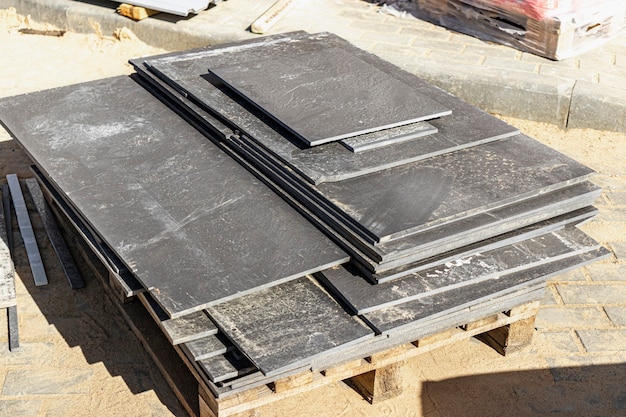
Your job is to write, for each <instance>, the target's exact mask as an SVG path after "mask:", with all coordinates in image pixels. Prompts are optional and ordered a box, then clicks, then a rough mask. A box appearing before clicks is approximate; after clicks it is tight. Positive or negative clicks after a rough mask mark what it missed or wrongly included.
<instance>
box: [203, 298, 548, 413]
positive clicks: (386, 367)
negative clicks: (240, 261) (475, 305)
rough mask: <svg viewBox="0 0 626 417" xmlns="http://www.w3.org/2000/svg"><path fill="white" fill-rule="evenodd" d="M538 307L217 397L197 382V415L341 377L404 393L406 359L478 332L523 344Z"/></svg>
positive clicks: (266, 400) (381, 393)
mask: <svg viewBox="0 0 626 417" xmlns="http://www.w3.org/2000/svg"><path fill="white" fill-rule="evenodd" d="M538 308H539V301H535V302H532V303H528V304H524V305H522V306H519V307H516V308H514V309H512V310H510V311H507V312H502V313H498V314H495V315H492V316H489V317H486V318H483V319H481V320H478V321H474V322H472V323H468V324H466V325H464V326H460V327H455V328H452V329H449V330H446V331H444V332H440V333H436V334H433V335H431V336H428V337H425V338H422V339H420V340H417V341H414V342H412V343H407V344H404V345H401V346H399V347H397V348H394V349H390V350H387V351H384V352H381V353H377V354H375V355H371V356H368V357H366V358H362V359H359V360H355V361H352V362H349V363H346V364H343V365H339V366H336V367H333V368H329V369H326V370H323V371H320V372H314V371H310V370H307V371H304V372H300V373H298V374H295V375H291V376H288V377H285V378H283V379H278V380H276V381H274V382H273V383H271V384H267V385H263V386H261V387H256V388H252V389H250V390H248V391H244V392H240V393H237V394H236V395H233V396H227V397H224V398H221V397H220V398H216V397H215V396H214V395H213V394H212V393H211V391H210V390H209V389H207V388H206V387H204V386H203V385H202V384H200V386H199V390H200V392H199V397H200V398H199V402H200V415H201V417H225V416H244V415H247V414H246V413H250V412H251V411H252V410H254V409H255V408H257V407H260V406H263V405H266V404H270V403H273V402H275V401H281V400H283V399H285V398H287V397H290V396H292V395H297V394H301V393H303V392H308V391H312V390H314V389H316V388H319V387H321V386H324V385H327V384H331V383H336V382H338V381H343V380H347V381H346V382H347V383H348V385H350V386H351V387H352V388H354V389H355V390H357V391H358V392H359V393H360V394H361V395H362V396H363V397H364V398H365V399H367V400H368V401H369V402H371V403H374V402H379V401H384V400H386V399H389V398H393V397H395V396H397V395H399V394H401V393H402V391H403V384H402V377H401V372H400V370H401V369H402V366H403V365H404V363H405V362H406V361H408V360H410V359H412V358H414V357H416V356H418V355H421V354H423V353H425V352H428V351H431V350H433V349H437V348H440V347H443V346H446V345H449V344H452V343H455V342H458V341H461V340H466V339H469V338H471V337H474V336H477V335H481V336H482V339H481V340H485V341H486V342H487V343H488V344H489V345H490V346H493V347H495V348H496V350H497V351H499V352H501V353H502V354H509V353H512V352H514V351H518V350H520V349H523V348H524V347H525V346H527V345H528V344H529V343H530V341H531V338H532V335H533V332H534V322H535V316H536V314H537V310H538Z"/></svg>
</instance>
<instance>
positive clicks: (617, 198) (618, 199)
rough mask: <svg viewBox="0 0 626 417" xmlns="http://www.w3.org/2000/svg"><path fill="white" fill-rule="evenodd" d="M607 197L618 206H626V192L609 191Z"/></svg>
mask: <svg viewBox="0 0 626 417" xmlns="http://www.w3.org/2000/svg"><path fill="white" fill-rule="evenodd" d="M606 197H607V198H608V200H609V201H610V202H611V204H615V205H616V206H626V193H624V192H607V193H606Z"/></svg>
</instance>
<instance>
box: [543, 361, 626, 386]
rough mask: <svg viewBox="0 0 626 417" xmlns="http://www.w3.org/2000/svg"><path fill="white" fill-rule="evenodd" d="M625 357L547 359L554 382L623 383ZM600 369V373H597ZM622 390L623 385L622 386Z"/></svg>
mask: <svg viewBox="0 0 626 417" xmlns="http://www.w3.org/2000/svg"><path fill="white" fill-rule="evenodd" d="M625 359H626V355H622V354H616V355H610V356H608V355H600V356H591V355H574V356H564V357H547V358H546V361H547V362H548V366H549V367H550V372H551V373H552V376H553V378H554V382H584V381H594V380H595V381H596V382H600V381H601V380H602V379H610V380H614V379H616V380H617V381H623V378H624V371H625V367H626V365H625V364H624V362H625ZM598 367H602V368H603V370H602V371H597V368H598ZM622 388H623V385H622Z"/></svg>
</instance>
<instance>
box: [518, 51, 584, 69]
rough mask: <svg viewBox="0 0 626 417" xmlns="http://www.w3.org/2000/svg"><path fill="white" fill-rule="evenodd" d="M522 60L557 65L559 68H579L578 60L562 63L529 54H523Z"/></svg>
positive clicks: (567, 60) (566, 60) (568, 60)
mask: <svg viewBox="0 0 626 417" xmlns="http://www.w3.org/2000/svg"><path fill="white" fill-rule="evenodd" d="M520 60H521V61H524V62H535V63H537V64H542V65H543V64H546V65H555V66H557V67H559V68H578V60H577V59H565V60H562V61H552V60H551V59H548V58H544V57H541V56H539V55H535V54H531V53H529V52H522V53H521V55H520Z"/></svg>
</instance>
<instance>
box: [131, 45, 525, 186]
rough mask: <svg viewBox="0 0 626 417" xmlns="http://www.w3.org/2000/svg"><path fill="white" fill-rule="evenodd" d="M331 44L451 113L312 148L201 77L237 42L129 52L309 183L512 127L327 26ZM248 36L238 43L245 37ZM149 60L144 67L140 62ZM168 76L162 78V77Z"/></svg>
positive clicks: (196, 107)
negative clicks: (416, 125)
mask: <svg viewBox="0 0 626 417" xmlns="http://www.w3.org/2000/svg"><path fill="white" fill-rule="evenodd" d="M305 36H307V35H306V34H303V33H302V32H299V33H295V34H288V35H280V36H276V37H265V38H262V39H259V40H256V41H255V42H257V43H259V44H260V45H263V46H264V47H265V46H267V45H268V44H271V43H284V42H288V41H290V40H291V39H300V38H302V37H305ZM316 36H321V37H323V38H324V39H325V41H326V42H328V43H329V44H330V45H331V46H333V47H341V48H344V49H346V50H348V51H349V52H350V53H352V54H354V55H355V56H358V57H359V58H360V59H362V60H364V61H367V62H368V63H369V64H371V65H373V66H375V67H377V68H379V69H381V70H382V71H385V72H387V73H389V74H390V75H392V76H393V77H395V78H397V79H398V80H400V81H401V82H403V83H405V84H407V85H408V86H409V87H410V88H411V89H414V90H415V91H419V93H420V94H422V95H424V96H427V97H429V98H430V99H433V100H435V101H437V102H440V103H442V104H443V105H444V106H446V107H447V108H449V109H451V110H452V113H453V115H454V116H446V117H442V118H439V119H437V120H433V121H431V123H432V124H433V126H435V127H436V128H437V129H438V130H439V133H437V134H433V135H429V136H427V137H424V138H422V139H421V140H419V143H413V142H408V143H399V144H396V145H394V146H388V147H385V148H383V149H379V150H376V151H369V152H359V153H357V154H355V153H353V152H351V151H349V150H348V149H346V148H345V147H344V146H341V145H340V144H339V143H329V144H326V145H322V146H317V147H314V148H306V149H303V148H302V147H301V146H298V144H297V143H294V142H293V141H290V140H288V139H287V138H285V136H283V135H281V132H282V133H284V132H283V131H282V130H281V129H280V127H279V126H274V125H273V124H272V121H271V120H269V119H268V118H265V119H263V118H260V119H259V118H256V117H255V116H254V115H252V114H251V113H250V112H249V111H248V110H247V108H246V103H245V102H242V100H239V102H238V101H237V100H236V97H235V99H233V98H231V97H229V96H228V95H227V94H225V93H224V92H223V91H222V90H220V89H219V88H217V87H215V86H214V85H212V84H211V83H209V82H207V81H206V80H205V78H206V73H207V68H208V67H209V66H210V65H213V64H219V63H228V62H229V59H230V58H229V57H230V55H229V54H230V53H231V52H232V51H234V50H238V47H237V46H233V45H229V46H228V47H219V46H218V47H214V48H206V49H203V50H195V51H190V52H183V53H178V54H168V55H166V56H163V57H152V58H148V59H137V60H133V61H132V62H133V64H134V65H135V66H136V69H137V71H138V72H140V73H142V74H143V75H144V76H145V77H146V78H147V79H150V80H151V81H152V82H154V83H155V84H156V85H157V86H158V87H160V88H167V87H168V86H169V87H170V88H175V90H176V91H178V92H179V95H178V96H177V97H173V98H175V99H176V100H178V101H179V102H180V103H182V104H184V105H186V106H189V108H191V109H192V110H193V111H196V112H198V113H199V116H198V117H200V119H201V120H202V117H203V116H202V112H205V111H206V112H209V113H210V114H213V115H217V116H218V117H221V120H222V121H223V122H225V123H227V124H229V125H230V126H231V127H232V129H236V130H238V131H239V132H241V133H242V134H244V137H245V138H247V140H249V141H251V142H253V143H255V144H256V145H257V146H260V147H263V148H264V149H266V150H267V151H268V152H271V153H272V154H274V155H276V156H277V157H278V158H280V159H281V160H282V161H283V162H284V163H286V164H287V165H289V166H290V168H291V169H293V170H295V171H297V172H299V173H300V174H301V175H303V176H304V177H305V178H306V179H307V180H309V181H311V182H313V183H316V184H317V183H321V182H326V181H339V180H342V179H346V178H351V177H354V176H359V175H362V174H364V173H367V172H374V171H378V170H381V169H385V168H389V167H392V166H397V165H402V164H404V163H407V162H412V161H416V160H420V159H425V158H428V157H432V156H435V155H439V154H442V153H445V152H448V151H451V150H455V149H462V148H464V147H468V146H474V145H477V144H480V143H485V142H488V141H492V140H496V139H500V138H503V137H508V136H511V135H514V134H516V133H518V130H517V129H516V128H514V127H513V126H510V125H508V124H506V123H504V122H502V121H501V120H498V119H496V118H494V117H493V116H491V115H489V114H487V113H485V112H482V111H480V110H479V109H477V108H476V107H473V106H470V105H469V104H467V103H464V102H462V101H461V100H459V99H457V98H455V97H453V96H451V95H449V94H447V93H445V92H443V91H442V90H440V89H438V88H436V87H434V86H432V85H431V84H429V83H427V82H426V81H423V80H421V79H419V78H417V77H415V76H414V75H412V74H410V73H407V72H405V71H403V70H401V69H399V68H398V67H396V66H394V65H392V64H390V63H388V62H386V61H383V60H381V59H380V58H378V57H376V56H375V55H372V54H369V53H367V52H365V51H363V50H361V49H358V48H356V47H354V46H353V45H351V44H349V43H348V42H347V41H345V40H343V39H341V38H339V37H337V36H334V35H330V34H320V35H316ZM250 43H251V42H250V41H247V42H246V43H245V44H244V45H247V44H250ZM144 62H145V65H147V68H149V70H148V71H146V67H145V66H144ZM151 71H152V73H154V74H158V75H159V76H160V78H161V81H159V80H157V79H156V78H154V77H151V74H152V73H151ZM167 83H169V84H168V85H166V84H167Z"/></svg>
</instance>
